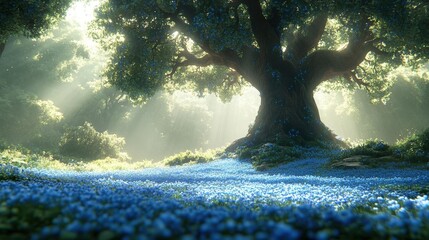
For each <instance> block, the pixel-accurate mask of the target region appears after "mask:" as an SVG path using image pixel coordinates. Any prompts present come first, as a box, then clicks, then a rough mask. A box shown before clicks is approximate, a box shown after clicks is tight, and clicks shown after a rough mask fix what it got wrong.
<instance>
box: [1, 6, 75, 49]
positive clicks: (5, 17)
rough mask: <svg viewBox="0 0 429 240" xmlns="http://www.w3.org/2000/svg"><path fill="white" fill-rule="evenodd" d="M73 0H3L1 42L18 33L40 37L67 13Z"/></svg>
mask: <svg viewBox="0 0 429 240" xmlns="http://www.w3.org/2000/svg"><path fill="white" fill-rule="evenodd" d="M71 2H72V1H71V0H49V1H40V0H38V1H34V0H21V1H1V2H0V42H4V41H5V40H6V39H7V38H8V37H10V36H13V35H17V34H21V35H24V36H26V37H39V36H40V35H41V34H43V33H44V32H45V31H46V29H47V28H49V27H50V26H52V25H53V24H54V23H55V22H57V21H58V19H59V18H61V17H62V16H63V15H64V14H65V12H66V10H67V9H68V7H69V6H70V3H71Z"/></svg>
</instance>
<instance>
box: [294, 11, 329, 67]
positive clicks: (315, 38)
mask: <svg viewBox="0 0 429 240" xmlns="http://www.w3.org/2000/svg"><path fill="white" fill-rule="evenodd" d="M327 20H328V17H327V16H326V15H319V16H317V17H315V18H314V20H313V21H312V22H311V23H310V24H309V25H308V26H307V27H306V28H305V29H304V31H303V32H300V33H299V34H297V35H296V36H295V37H294V38H293V40H292V42H291V43H290V44H289V45H288V47H287V50H286V58H287V59H289V60H290V61H292V62H293V63H298V62H299V61H301V60H302V59H303V58H304V57H305V56H306V55H307V54H308V52H310V51H311V50H312V49H314V48H315V47H317V44H318V43H319V41H320V39H321V38H322V35H323V33H324V32H325V27H326V22H327Z"/></svg>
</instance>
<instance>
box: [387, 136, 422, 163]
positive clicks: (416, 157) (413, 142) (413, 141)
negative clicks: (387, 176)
mask: <svg viewBox="0 0 429 240" xmlns="http://www.w3.org/2000/svg"><path fill="white" fill-rule="evenodd" d="M394 154H395V155H398V156H400V157H401V158H402V159H404V160H407V161H410V162H425V163H429V128H428V129H426V130H425V131H423V132H422V133H420V134H413V135H412V136H410V137H408V138H405V139H403V140H400V141H398V143H397V144H396V146H395V150H394Z"/></svg>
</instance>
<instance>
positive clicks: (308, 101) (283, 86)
mask: <svg viewBox="0 0 429 240" xmlns="http://www.w3.org/2000/svg"><path fill="white" fill-rule="evenodd" d="M291 78H292V79H295V78H296V77H295V76H294V77H291ZM291 81H292V80H291V79H283V80H282V81H276V80H274V79H269V80H265V81H262V82H264V83H265V85H264V86H263V88H261V89H259V92H260V97H261V105H260V107H259V111H258V114H257V117H256V119H255V122H254V125H253V126H252V127H251V128H250V129H249V133H248V135H247V136H246V137H245V138H242V139H239V140H237V141H236V142H234V143H233V144H232V145H230V146H229V147H228V148H227V151H234V150H235V149H236V148H237V147H239V146H257V145H260V144H264V143H268V142H270V143H276V144H279V145H283V146H292V145H309V144H313V143H314V144H321V143H327V144H333V143H339V141H338V140H336V138H335V135H334V134H332V133H331V131H329V129H328V128H327V127H326V126H325V125H324V124H323V123H322V121H321V120H320V115H319V111H318V109H317V105H316V102H315V100H314V98H313V90H312V89H309V88H307V87H306V86H305V85H304V84H303V83H299V82H295V84H294V85H291V84H290V82H291Z"/></svg>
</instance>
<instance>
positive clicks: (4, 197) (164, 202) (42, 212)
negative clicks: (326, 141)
mask: <svg viewBox="0 0 429 240" xmlns="http://www.w3.org/2000/svg"><path fill="white" fill-rule="evenodd" d="M326 161H327V160H326V159H305V160H298V161H295V162H292V163H289V164H286V165H284V166H282V167H279V168H275V169H272V170H269V171H263V172H259V171H255V170H254V169H253V168H252V165H251V164H250V163H247V162H243V161H239V160H235V159H222V160H216V161H214V162H210V163H205V164H197V165H191V166H181V167H164V168H149V169H142V170H133V171H115V172H101V173H96V172H70V171H54V170H40V169H20V168H16V167H13V166H10V165H1V166H0V176H1V178H0V238H1V239H9V238H14V239H20V238H23V239H28V238H32V239H85V238H86V239H118V238H119V239H353V238H354V239H386V238H390V239H429V200H428V198H427V196H426V195H425V194H426V190H427V189H428V186H429V171H428V170H418V169H394V168H391V169H380V168H378V169H363V170H332V169H326V168H323V165H324V163H325V162H326Z"/></svg>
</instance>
